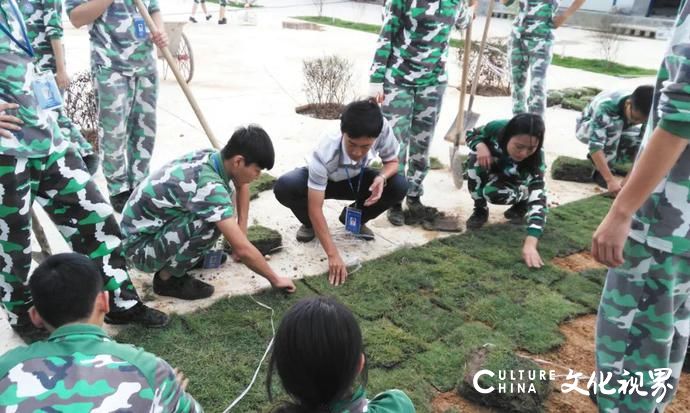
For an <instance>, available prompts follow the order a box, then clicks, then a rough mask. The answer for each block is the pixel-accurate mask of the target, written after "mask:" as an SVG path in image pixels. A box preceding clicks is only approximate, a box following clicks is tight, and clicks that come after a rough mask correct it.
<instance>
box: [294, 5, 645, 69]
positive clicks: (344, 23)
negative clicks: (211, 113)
mask: <svg viewBox="0 0 690 413" xmlns="http://www.w3.org/2000/svg"><path fill="white" fill-rule="evenodd" d="M294 18H295V19H298V20H304V21H308V22H311V23H318V24H325V25H328V26H335V27H340V28H343V29H352V30H359V31H361V32H366V33H373V34H379V33H380V32H381V26H380V25H377V24H368V23H358V22H353V21H349V20H342V19H337V18H335V17H325V16H322V17H318V16H296V17H294ZM477 43H478V42H477ZM463 44H464V43H463V41H462V40H458V39H451V40H450V45H451V46H452V47H457V48H462V47H463ZM551 63H552V64H554V65H556V66H562V67H568V68H571V69H580V70H586V71H588V72H594V73H602V74H605V75H610V76H618V77H640V76H654V75H656V70H652V69H645V68H642V67H636V66H626V65H622V64H619V63H615V62H608V61H606V60H602V59H583V58H579V57H571V56H560V55H557V54H554V56H553V60H552V61H551Z"/></svg>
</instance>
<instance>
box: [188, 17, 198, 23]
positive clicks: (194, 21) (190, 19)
mask: <svg viewBox="0 0 690 413" xmlns="http://www.w3.org/2000/svg"><path fill="white" fill-rule="evenodd" d="M189 21H190V22H192V23H197V21H196V19H195V18H194V17H192V16H189Z"/></svg>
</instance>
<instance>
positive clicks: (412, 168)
mask: <svg viewBox="0 0 690 413" xmlns="http://www.w3.org/2000/svg"><path fill="white" fill-rule="evenodd" d="M383 89H384V96H385V100H384V102H383V105H382V107H381V109H382V111H383V115H384V116H385V117H386V119H388V121H389V122H390V124H391V127H392V128H393V132H394V133H395V136H396V137H397V138H398V141H399V142H400V152H399V153H398V160H399V162H400V166H399V170H398V172H399V173H400V174H401V175H403V176H405V177H407V182H408V189H407V196H411V197H419V196H422V195H423V194H424V187H423V186H422V182H423V181H424V178H425V177H426V175H427V174H428V173H429V148H430V147H431V140H432V139H433V138H434V130H435V129H436V122H437V121H438V116H439V114H440V110H441V103H442V101H443V92H444V91H445V90H446V85H445V84H444V85H436V86H427V87H420V88H410V87H404V86H396V85H391V84H389V83H387V82H384V84H383Z"/></svg>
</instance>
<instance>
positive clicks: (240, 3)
mask: <svg viewBox="0 0 690 413" xmlns="http://www.w3.org/2000/svg"><path fill="white" fill-rule="evenodd" d="M206 1H208V2H209V3H216V4H218V3H219V2H220V1H219V0H206ZM226 3H227V4H228V7H236V8H244V2H243V1H228V2H226ZM257 7H263V6H261V5H258V4H255V5H253V6H252V8H257Z"/></svg>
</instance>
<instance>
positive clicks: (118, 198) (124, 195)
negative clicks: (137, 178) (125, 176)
mask: <svg viewBox="0 0 690 413" xmlns="http://www.w3.org/2000/svg"><path fill="white" fill-rule="evenodd" d="M130 195H132V191H125V192H120V193H119V194H117V195H113V196H111V197H110V205H112V206H113V209H114V210H115V211H116V212H118V213H120V214H121V213H122V210H123V209H124V207H125V204H126V203H127V200H128V199H129V197H130Z"/></svg>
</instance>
